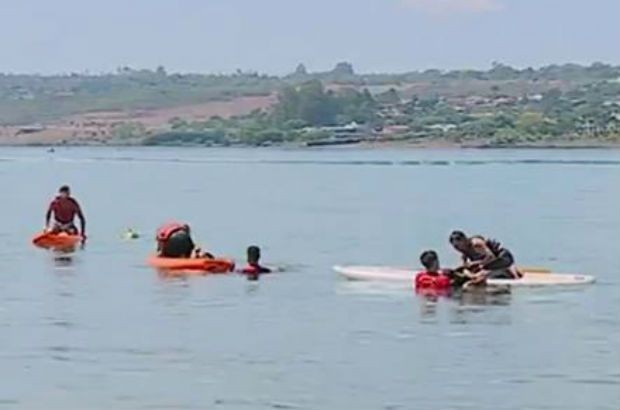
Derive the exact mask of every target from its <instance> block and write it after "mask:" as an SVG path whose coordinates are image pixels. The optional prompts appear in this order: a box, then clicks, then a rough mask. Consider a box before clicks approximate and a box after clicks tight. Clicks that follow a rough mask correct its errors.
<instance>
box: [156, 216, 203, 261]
mask: <svg viewBox="0 0 620 410" xmlns="http://www.w3.org/2000/svg"><path fill="white" fill-rule="evenodd" d="M156 239H157V255H158V256H161V257H164V258H191V257H200V258H213V256H212V255H211V254H209V253H207V252H204V253H203V252H201V251H200V248H197V247H196V245H195V244H194V241H193V240H192V236H191V230H190V227H189V225H188V224H185V223H180V222H168V223H166V224H164V225H162V226H161V227H159V229H158V230H157V238H156Z"/></svg>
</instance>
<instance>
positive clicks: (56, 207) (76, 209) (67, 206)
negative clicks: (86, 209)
mask: <svg viewBox="0 0 620 410" xmlns="http://www.w3.org/2000/svg"><path fill="white" fill-rule="evenodd" d="M49 209H50V211H51V212H53V213H54V219H55V220H56V221H57V222H59V223H61V224H70V223H73V220H74V219H75V216H76V215H81V214H82V209H81V208H80V204H78V202H77V201H76V200H75V199H73V198H71V197H66V198H65V197H62V196H57V197H56V198H55V199H54V200H53V201H52V203H51V204H50V208H49Z"/></svg>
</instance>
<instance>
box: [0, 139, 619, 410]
mask: <svg viewBox="0 0 620 410" xmlns="http://www.w3.org/2000/svg"><path fill="white" fill-rule="evenodd" d="M64 183H69V184H71V186H72V187H73V190H74V193H75V195H76V197H77V198H78V199H79V200H80V201H81V202H82V205H83V207H84V209H85V211H86V213H87V216H88V230H89V236H90V241H89V243H88V245H87V247H86V249H85V250H84V251H81V252H78V253H77V254H75V255H74V256H73V257H72V259H71V260H69V261H67V260H57V259H55V258H54V256H53V255H52V254H49V253H47V252H44V251H41V250H38V249H35V248H33V247H32V246H31V245H30V244H29V240H30V237H31V236H32V235H33V234H34V233H35V232H36V231H38V230H40V229H41V227H42V224H43V221H44V212H45V207H46V205H47V203H48V201H49V199H50V198H51V196H52V195H53V194H54V192H55V190H56V189H57V188H58V186H59V185H61V184H64ZM0 184H1V185H0V186H2V188H3V197H2V198H3V200H2V202H1V203H0V211H1V212H2V215H4V217H3V218H2V226H0V239H1V240H2V243H3V244H4V246H3V247H2V249H1V250H0V253H1V255H2V261H1V262H0V275H2V278H3V280H2V281H1V282H0V369H2V370H1V373H0V374H1V376H2V380H3V383H2V385H1V387H0V409H4V408H6V409H13V408H27V409H50V408H63V409H108V408H115V409H179V408H183V409H205V408H209V409H211V408H217V409H346V408H350V409H472V410H474V409H475V410H477V409H515V410H517V409H524V408H527V409H541V410H543V409H544V410H555V409H557V410H565V409H575V410H577V409H601V410H603V409H609V410H617V408H618V407H617V406H618V403H620V367H619V366H618V363H620V317H619V316H618V313H617V312H618V311H619V308H620V280H619V277H620V269H619V268H618V266H619V263H620V257H619V256H618V255H620V253H619V252H618V251H620V241H619V240H618V235H619V234H620V210H619V206H618V205H619V202H620V201H619V199H620V152H618V151H609V150H600V151H598V150H584V151H581V150H566V151H563V150H541V151H535V150H523V151H519V150H501V151H492V150H482V151H479V150H469V151H468V150H465V151H463V150H461V151H449V150H441V151H432V150H424V151H400V152H399V151H389V150H379V151H371V150H355V149H345V150H334V149H332V150H317V151H307V150H306V151H295V150H290V151H287V150H271V149H265V150H263V149H254V150H236V149H224V150H216V149H171V148H165V149H164V148H152V149H151V148H149V149H113V148H98V149H92V148H91V149H86V148H64V149H63V148H61V149H58V150H57V152H56V153H53V154H50V153H47V152H45V150H43V149H9V148H2V149H0ZM170 218H175V219H181V220H185V221H188V222H190V223H191V224H192V227H193V228H194V234H195V236H196V239H197V241H198V242H199V243H200V244H201V245H202V246H203V247H204V248H207V249H210V250H212V251H213V252H216V253H218V254H223V255H229V256H233V257H236V258H237V259H239V258H242V256H243V252H244V249H245V247H246V246H247V245H249V244H254V243H256V244H259V245H261V246H262V247H263V253H264V256H265V259H266V260H268V261H271V262H272V263H275V264H279V265H285V266H286V267H287V268H288V271H287V272H286V273H282V274H278V275H273V276H271V277H264V279H263V280H261V281H259V282H258V283H251V282H247V281H245V280H243V279H242V278H240V277H235V276H230V277H208V278H192V279H187V280H166V279H164V278H161V277H159V276H158V275H157V274H156V273H155V272H153V271H152V270H151V269H149V268H148V267H146V266H145V264H144V261H145V259H146V257H147V255H148V254H149V253H150V252H151V250H152V248H153V243H152V240H151V238H152V236H153V233H154V229H155V227H156V226H157V225H158V224H159V223H161V222H163V221H165V220H167V219H170ZM127 227H133V228H135V229H136V230H138V231H140V232H141V233H143V237H142V238H141V239H140V240H137V241H129V242H128V241H123V240H122V239H121V237H120V235H121V233H122V232H123V230H124V229H126V228H127ZM455 228H459V229H463V230H465V231H467V232H472V233H484V234H488V235H490V236H493V237H496V238H498V239H500V240H501V241H502V242H504V243H505V244H506V245H507V246H508V247H510V248H511V249H512V250H513V252H514V253H515V254H516V255H517V257H518V258H519V260H520V261H521V262H522V263H523V264H527V265H542V266H545V267H550V268H552V269H554V270H556V271H565V272H575V273H590V274H593V275H596V276H597V278H598V282H597V284H595V285H594V286H591V287H586V288H580V289H556V290H549V289H545V290H542V289H534V290H519V291H515V292H514V293H513V294H512V295H511V296H510V297H508V298H503V299H499V300H487V301H479V300H465V301H453V300H440V301H438V302H437V303H429V302H427V301H425V300H423V299H420V298H418V297H416V296H415V295H413V293H412V292H407V291H403V290H399V289H392V288H389V287H385V286H374V285H368V284H360V283H347V282H345V281H342V280H340V279H339V278H337V277H336V276H335V275H334V274H333V273H332V271H331V266H332V265H334V264H343V263H356V264H388V265H411V266H415V265H416V262H417V257H418V255H419V253H420V252H421V251H422V250H423V249H427V248H433V249H437V250H438V251H439V252H440V255H441V257H442V259H443V262H444V263H445V264H452V263H455V262H456V260H457V258H456V257H455V255H454V254H453V253H452V252H451V250H450V249H449V247H448V246H447V236H448V234H449V232H450V231H451V230H452V229H455Z"/></svg>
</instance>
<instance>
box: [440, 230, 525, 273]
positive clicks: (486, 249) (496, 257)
mask: <svg viewBox="0 0 620 410" xmlns="http://www.w3.org/2000/svg"><path fill="white" fill-rule="evenodd" d="M450 244H452V246H453V247H454V249H456V250H457V251H458V252H459V253H460V254H461V257H462V260H463V266H462V267H461V268H462V269H466V270H468V271H471V272H472V273H474V274H475V275H474V277H473V278H472V281H473V282H474V283H476V282H479V281H483V280H484V279H487V278H492V279H519V278H521V277H522V276H523V275H522V274H521V272H519V270H518V269H517V267H516V266H515V263H514V257H513V256H512V253H511V252H510V251H509V250H508V249H506V248H504V247H502V245H501V244H500V243H499V242H497V241H495V240H493V239H485V238H484V237H482V236H479V235H476V236H472V237H467V235H465V233H463V232H461V231H454V232H452V233H451V234H450Z"/></svg>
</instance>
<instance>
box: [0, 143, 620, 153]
mask: <svg viewBox="0 0 620 410" xmlns="http://www.w3.org/2000/svg"><path fill="white" fill-rule="evenodd" d="M11 147H22V148H45V149H57V148H74V147H82V148H84V147H92V148H96V147H111V148H114V147H116V148H119V147H127V148H140V147H143V148H150V147H160V148H161V147H168V148H220V149H221V148H231V149H234V148H251V149H265V148H295V149H301V150H308V151H321V150H330V149H343V148H356V149H361V150H383V149H402V150H426V149H433V150H441V149H446V150H457V149H460V150H503V149H523V150H555V149H557V150H570V149H583V150H589V149H592V150H594V149H614V150H615V149H620V141H617V142H608V141H600V142H583V141H572V142H570V141H567V142H565V141H557V142H540V143H527V144H522V143H521V144H520V143H517V144H497V143H489V142H485V141H480V142H475V141H472V142H467V143H457V142H452V141H442V140H438V141H423V142H412V141H380V142H379V141H361V142H359V143H343V144H333V145H325V146H306V145H305V144H302V143H279V144H270V145H265V146H257V145H248V144H231V145H211V146H209V145H204V144H161V145H147V144H143V143H140V142H135V143H128V142H124V143H116V142H106V143H100V142H88V143H86V142H84V141H76V142H71V141H69V142H66V143H51V144H50V143H45V142H27V143H17V142H14V141H13V142H7V141H0V149H1V148H11Z"/></svg>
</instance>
